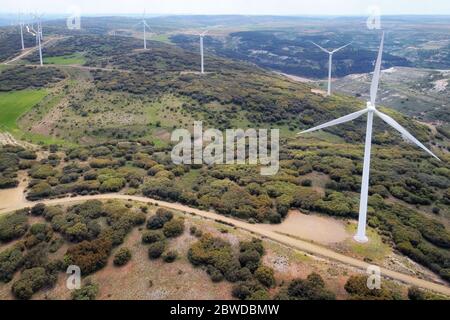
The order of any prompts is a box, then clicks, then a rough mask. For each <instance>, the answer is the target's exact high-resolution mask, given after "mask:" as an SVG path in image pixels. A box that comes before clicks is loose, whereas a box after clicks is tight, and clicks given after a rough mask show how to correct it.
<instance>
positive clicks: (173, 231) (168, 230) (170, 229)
mask: <svg viewBox="0 0 450 320" xmlns="http://www.w3.org/2000/svg"><path fill="white" fill-rule="evenodd" d="M183 232H184V220H183V219H173V220H170V221H169V222H167V223H166V224H165V225H164V227H163V233H164V235H165V236H166V237H167V238H176V237H179V236H181V235H182V234H183Z"/></svg>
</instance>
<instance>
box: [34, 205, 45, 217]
mask: <svg viewBox="0 0 450 320" xmlns="http://www.w3.org/2000/svg"><path fill="white" fill-rule="evenodd" d="M45 209H46V206H45V204H43V203H38V204H37V205H35V206H34V207H33V208H31V214H32V215H33V216H36V217H40V216H42V215H43V214H44V212H45Z"/></svg>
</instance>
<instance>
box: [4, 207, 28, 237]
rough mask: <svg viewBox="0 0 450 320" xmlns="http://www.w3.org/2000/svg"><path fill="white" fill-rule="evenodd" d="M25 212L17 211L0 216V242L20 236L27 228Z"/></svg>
mask: <svg viewBox="0 0 450 320" xmlns="http://www.w3.org/2000/svg"><path fill="white" fill-rule="evenodd" d="M26 214H27V212H26V211H25V210H24V211H18V212H16V213H13V214H11V215H4V216H0V242H8V241H11V240H14V239H18V238H20V237H22V236H23V235H24V234H25V233H26V232H27V230H28V227H29V226H28V219H27V216H26Z"/></svg>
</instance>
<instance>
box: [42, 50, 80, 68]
mask: <svg viewBox="0 0 450 320" xmlns="http://www.w3.org/2000/svg"><path fill="white" fill-rule="evenodd" d="M44 63H45V64H56V65H62V66H64V65H83V64H85V63H86V59H85V58H84V56H83V55H82V54H81V53H74V54H70V55H66V56H59V57H49V58H45V59H44Z"/></svg>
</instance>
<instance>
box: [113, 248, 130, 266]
mask: <svg viewBox="0 0 450 320" xmlns="http://www.w3.org/2000/svg"><path fill="white" fill-rule="evenodd" d="M131 256H132V255H131V251H130V249H128V248H121V249H120V250H119V251H117V253H116V254H115V255H114V265H115V266H117V267H121V266H124V265H126V264H127V263H128V262H129V261H130V260H131Z"/></svg>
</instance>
